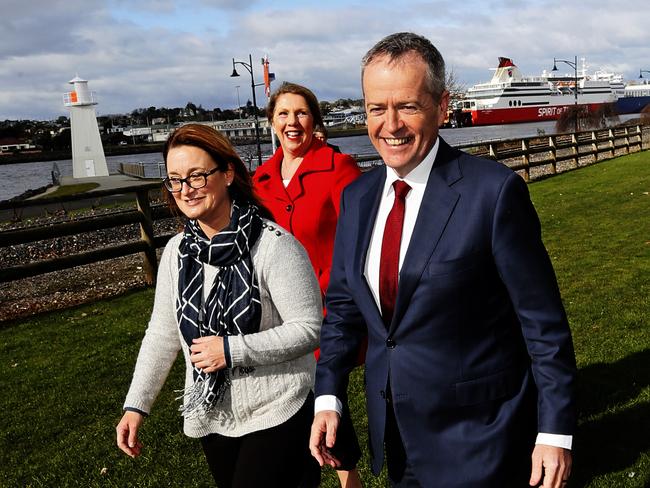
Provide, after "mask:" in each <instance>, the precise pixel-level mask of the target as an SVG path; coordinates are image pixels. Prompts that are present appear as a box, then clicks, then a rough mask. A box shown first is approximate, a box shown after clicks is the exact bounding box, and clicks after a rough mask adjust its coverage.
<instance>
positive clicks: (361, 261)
mask: <svg viewBox="0 0 650 488" xmlns="http://www.w3.org/2000/svg"><path fill="white" fill-rule="evenodd" d="M368 179H369V181H368V182H367V183H366V189H365V192H364V193H362V194H360V195H359V215H358V216H357V217H358V226H359V227H358V233H357V242H356V243H353V245H354V250H355V252H354V256H353V260H354V261H353V264H352V266H353V267H352V269H353V271H354V275H355V276H360V285H361V286H360V287H359V289H358V290H357V292H358V296H359V299H360V300H361V301H362V303H359V304H358V305H359V307H360V309H361V310H368V311H369V312H370V313H371V314H372V316H373V317H374V319H375V321H376V322H378V323H380V324H382V325H383V322H382V319H381V312H380V311H379V308H378V307H377V302H375V298H374V297H373V295H372V291H371V290H370V285H369V284H368V281H367V279H366V275H365V267H366V259H367V255H368V248H369V247H370V238H371V237H372V230H373V228H374V224H375V220H376V218H377V211H378V210H379V201H380V199H381V192H382V189H383V188H384V182H385V181H386V168H384V167H381V168H378V169H375V170H373V171H372V173H370V174H368Z"/></svg>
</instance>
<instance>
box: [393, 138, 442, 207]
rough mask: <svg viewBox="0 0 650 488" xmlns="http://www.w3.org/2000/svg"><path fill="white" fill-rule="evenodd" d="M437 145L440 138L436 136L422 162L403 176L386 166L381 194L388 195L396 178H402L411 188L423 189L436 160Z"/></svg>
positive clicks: (438, 145)
mask: <svg viewBox="0 0 650 488" xmlns="http://www.w3.org/2000/svg"><path fill="white" fill-rule="evenodd" d="M439 147H440V138H436V143H435V144H434V145H433V147H432V148H431V151H429V154H427V155H426V156H425V157H424V159H423V160H422V162H421V163H420V164H418V165H417V166H416V167H415V168H413V169H412V170H411V172H410V173H409V174H407V175H406V176H405V177H404V178H400V177H399V176H398V175H397V173H396V172H395V170H394V169H393V168H389V167H388V166H386V182H385V183H384V191H383V193H382V195H383V196H384V197H386V196H388V195H389V193H390V192H392V191H393V183H394V182H395V181H397V180H404V181H405V182H406V183H408V185H409V186H410V187H411V188H412V189H415V190H419V189H421V190H422V191H424V188H425V187H426V185H427V181H428V180H429V174H430V173H431V169H432V168H433V163H434V161H435V160H436V156H437V154H438V148H439Z"/></svg>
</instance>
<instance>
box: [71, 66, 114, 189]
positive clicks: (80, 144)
mask: <svg viewBox="0 0 650 488" xmlns="http://www.w3.org/2000/svg"><path fill="white" fill-rule="evenodd" d="M69 83H70V84H71V85H73V86H74V89H73V91H71V92H67V93H64V94H63V104H64V105H65V106H66V107H68V108H69V109H70V130H71V133H72V176H73V178H88V177H95V176H108V166H107V165H106V156H105V155H104V147H103V146H102V140H101V138H100V136H99V127H98V126H97V114H96V112H95V105H97V101H96V99H95V93H94V92H91V91H90V90H89V89H88V81H87V80H83V79H81V78H79V76H78V75H77V76H75V77H74V78H73V79H72V80H70V81H69Z"/></svg>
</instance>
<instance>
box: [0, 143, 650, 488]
mask: <svg viewBox="0 0 650 488" xmlns="http://www.w3.org/2000/svg"><path fill="white" fill-rule="evenodd" d="M530 191H531V195H532V198H533V201H534V203H535V206H536V207H537V209H538V212H539V215H540V219H541V221H542V228H543V232H544V241H545V243H546V246H547V248H548V250H549V253H550V255H551V258H552V260H553V263H554V265H555V270H556V273H557V275H558V280H559V283H560V288H561V291H562V295H563V298H564V302H565V305H566V308H567V313H568V315H569V321H570V323H571V328H572V330H573V334H574V341H575V347H576V354H577V360H578V366H579V370H580V371H579V408H580V428H579V432H578V435H577V436H576V439H575V448H574V463H575V466H574V474H573V479H572V483H571V485H570V486H572V487H582V486H590V487H599V488H612V487H638V488H642V487H645V486H648V485H649V484H650V328H649V324H648V323H649V322H650V224H649V216H650V195H648V192H650V152H646V153H641V154H635V155H631V156H626V157H622V158H618V159H615V160H612V161H609V162H604V163H600V164H597V165H594V166H590V167H587V168H583V169H580V170H578V171H572V172H570V173H566V174H562V175H559V176H556V177H553V178H550V179H547V180H544V181H541V182H537V183H533V184H531V185H530ZM531 279H534V278H533V277H531ZM152 300H153V291H152V290H146V291H143V292H137V293H132V294H129V295H125V296H122V297H119V298H115V299H113V300H108V301H102V302H97V303H95V304H92V305H86V306H83V307H79V308H76V309H70V310H66V311H63V312H56V313H51V314H46V315H42V316H38V317H35V318H32V319H29V320H24V321H20V322H15V323H9V324H5V325H4V326H2V328H0V391H1V392H2V395H1V397H0V411H2V415H1V416H0V487H2V488H5V487H68V486H73V487H77V486H78V487H120V488H123V487H165V486H169V487H203V486H212V480H211V477H210V475H209V472H208V469H207V467H206V465H205V462H204V460H203V457H202V452H201V449H200V446H199V444H198V443H197V442H196V441H194V440H192V439H188V438H186V437H185V436H184V435H183V434H182V425H181V424H182V422H181V418H180V416H179V414H178V412H177V411H176V408H177V402H176V401H175V400H174V396H175V393H174V390H176V389H179V388H181V387H182V383H183V380H182V373H183V371H182V364H181V363H180V362H178V363H177V364H176V366H175V368H174V369H173V371H172V374H171V376H170V378H169V379H168V381H167V385H166V387H165V389H164V391H163V392H162V393H161V396H160V397H159V398H158V401H157V403H156V406H155V407H154V410H153V412H152V415H151V416H150V417H149V418H148V419H147V420H146V421H145V425H144V428H143V431H142V440H143V442H144V443H145V450H144V454H143V455H142V456H141V457H140V458H138V459H135V460H133V459H130V458H128V457H127V456H125V455H123V454H122V453H121V452H120V451H119V450H118V449H117V447H116V446H115V430H114V429H115V425H116V424H117V422H118V421H119V419H120V417H121V406H122V402H123V399H124V396H125V394H126V391H127V389H128V386H129V381H130V377H131V374H132V371H133V366H134V363H135V359H136V356H137V351H138V348H139V344H140V340H141V338H142V335H143V333H144V329H145V327H146V324H147V320H148V316H149V313H150V310H151V305H152ZM362 389H363V386H362V378H361V375H360V371H357V372H355V374H354V376H353V378H352V381H351V385H350V399H351V409H352V410H353V418H354V419H355V422H356V423H357V427H358V430H359V434H360V437H361V442H362V445H365V428H364V426H363V424H364V404H363V401H364V400H363V392H362ZM360 470H361V473H362V477H363V478H364V481H365V482H366V486H377V487H379V486H385V479H384V478H380V479H376V478H374V477H372V476H371V475H370V472H369V469H368V464H367V459H364V460H363V461H362V463H361V465H360ZM322 485H323V486H325V487H335V486H337V482H336V479H335V475H334V474H333V473H332V472H331V471H326V472H324V476H323V484H322Z"/></svg>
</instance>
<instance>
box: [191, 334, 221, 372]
mask: <svg viewBox="0 0 650 488" xmlns="http://www.w3.org/2000/svg"><path fill="white" fill-rule="evenodd" d="M190 351H191V353H190V361H192V364H194V365H195V366H196V367H198V368H201V369H202V370H203V371H204V372H205V373H214V372H215V371H218V370H220V369H224V368H225V367H226V355H225V352H224V349H223V337H220V336H205V337H199V338H198V339H192V345H191V346H190Z"/></svg>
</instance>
